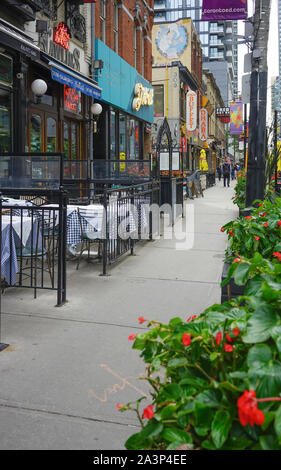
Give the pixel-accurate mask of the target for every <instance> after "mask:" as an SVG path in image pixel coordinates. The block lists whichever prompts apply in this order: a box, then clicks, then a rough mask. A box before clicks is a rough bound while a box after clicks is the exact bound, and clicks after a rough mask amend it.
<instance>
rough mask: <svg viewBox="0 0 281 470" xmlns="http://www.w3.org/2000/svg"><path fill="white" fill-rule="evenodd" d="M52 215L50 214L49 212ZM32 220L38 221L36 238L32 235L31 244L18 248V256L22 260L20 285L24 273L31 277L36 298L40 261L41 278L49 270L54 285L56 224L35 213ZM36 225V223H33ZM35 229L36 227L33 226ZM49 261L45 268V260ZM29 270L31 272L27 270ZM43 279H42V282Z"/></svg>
mask: <svg viewBox="0 0 281 470" xmlns="http://www.w3.org/2000/svg"><path fill="white" fill-rule="evenodd" d="M49 215H50V214H49ZM32 219H33V220H32V222H34V223H36V224H37V225H36V226H35V240H34V238H33V237H32V238H31V241H30V246H22V244H21V246H20V247H18V248H17V249H16V254H17V258H18V259H19V260H20V270H19V285H22V281H23V275H25V276H26V278H30V280H31V285H30V287H34V298H36V296H37V287H38V286H37V279H38V276H37V274H38V269H39V268H38V263H39V262H40V261H41V278H43V275H44V272H45V271H46V272H48V273H49V276H50V281H51V284H52V286H53V283H54V275H53V269H52V263H51V261H52V260H51V254H52V249H51V243H52V240H53V235H52V234H53V233H54V232H53V231H54V225H53V222H52V221H50V219H49V218H48V219H47V220H46V219H42V215H41V216H40V217H38V216H37V217H36V216H35V214H34V215H33V217H32ZM33 227H34V224H33ZM32 230H34V228H32ZM45 260H46V261H47V269H45V268H44V262H45ZM23 261H26V266H25V267H23ZM27 270H29V273H27V272H26V271H27ZM42 283H43V281H41V284H42Z"/></svg>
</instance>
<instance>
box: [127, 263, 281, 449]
mask: <svg viewBox="0 0 281 470" xmlns="http://www.w3.org/2000/svg"><path fill="white" fill-rule="evenodd" d="M233 265H234V268H233V273H232V274H234V276H235V277H236V280H237V282H238V283H240V284H245V283H246V282H247V280H248V278H249V276H251V277H252V279H251V280H250V281H249V282H248V284H247V286H246V288H245V295H244V296H241V297H239V298H236V299H232V300H230V301H229V302H226V303H224V304H215V305H213V306H212V307H210V308H208V309H207V310H205V311H204V312H203V313H202V314H201V315H200V316H198V317H196V316H192V317H190V318H188V319H187V321H184V320H182V319H181V318H173V319H172V320H171V321H170V322H169V324H164V323H160V322H153V321H152V322H148V327H149V328H150V329H149V330H148V331H147V332H146V333H144V334H138V335H132V336H130V337H129V339H134V344H133V348H134V349H136V350H139V351H141V357H142V358H143V360H144V362H145V363H146V380H147V381H148V382H149V384H150V385H151V402H150V403H149V404H148V405H147V406H146V407H145V408H144V410H143V411H142V412H141V411H140V408H141V406H142V403H143V400H144V399H145V398H144V397H142V398H140V399H139V400H137V402H136V403H134V404H133V403H128V404H126V405H121V404H119V405H118V409H120V411H125V410H132V409H134V410H135V411H136V412H137V416H138V418H139V421H140V425H141V430H140V431H139V432H138V433H136V434H133V435H132V436H131V437H130V438H129V439H128V440H127V442H126V448H127V449H176V448H178V447H179V446H181V445H183V444H185V445H186V446H187V447H188V448H190V449H210V450H216V449H222V450H228V449H234V450H240V449H241V450H242V449H278V450H281V300H280V299H281V263H280V262H279V261H278V260H277V259H276V260H275V261H274V262H271V261H269V260H262V258H261V256H260V255H259V254H256V255H255V257H254V258H253V259H252V260H247V261H246V260H244V259H241V260H239V262H236V263H233ZM246 265H249V266H250V267H249V269H247V275H244V272H240V271H241V269H242V270H243V269H244V268H241V266H246ZM144 321H146V320H145V319H144V318H140V323H143V322H144Z"/></svg>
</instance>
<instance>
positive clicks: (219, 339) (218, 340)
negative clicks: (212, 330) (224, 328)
mask: <svg viewBox="0 0 281 470" xmlns="http://www.w3.org/2000/svg"><path fill="white" fill-rule="evenodd" d="M215 340H216V343H217V346H219V345H220V342H221V340H222V333H221V332H219V333H217V334H216V337H215Z"/></svg>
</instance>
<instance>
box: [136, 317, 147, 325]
mask: <svg viewBox="0 0 281 470" xmlns="http://www.w3.org/2000/svg"><path fill="white" fill-rule="evenodd" d="M138 321H139V324H140V325H141V324H142V323H144V322H145V321H147V320H146V319H145V318H143V317H139V318H138Z"/></svg>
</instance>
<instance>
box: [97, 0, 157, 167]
mask: <svg viewBox="0 0 281 470" xmlns="http://www.w3.org/2000/svg"><path fill="white" fill-rule="evenodd" d="M153 18H154V11H153V1H152V0H142V1H135V0H124V1H113V2H106V1H103V0H101V1H100V2H97V3H96V7H95V37H96V39H95V59H96V60H97V61H100V62H101V63H102V68H101V69H100V70H96V75H95V78H96V81H97V83H98V85H99V86H100V88H102V90H103V92H102V99H101V100H98V102H99V103H100V104H101V105H102V108H103V110H102V114H101V116H100V118H99V123H98V133H97V134H95V136H94V153H95V158H100V159H119V158H122V159H123V158H130V159H136V160H138V159H143V158H148V157H149V155H150V153H151V145H150V140H151V139H150V137H151V124H152V122H153V88H152V85H151V68H152V66H151V61H152V39H151V31H152V25H153Z"/></svg>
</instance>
